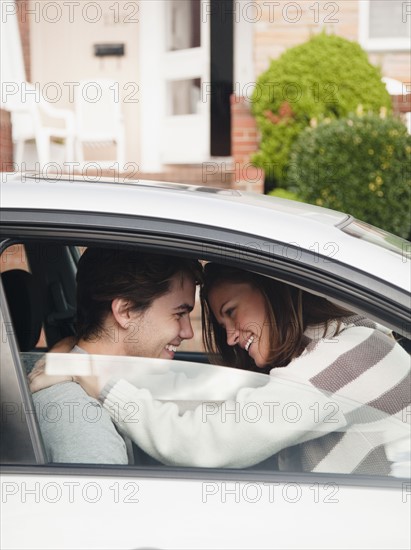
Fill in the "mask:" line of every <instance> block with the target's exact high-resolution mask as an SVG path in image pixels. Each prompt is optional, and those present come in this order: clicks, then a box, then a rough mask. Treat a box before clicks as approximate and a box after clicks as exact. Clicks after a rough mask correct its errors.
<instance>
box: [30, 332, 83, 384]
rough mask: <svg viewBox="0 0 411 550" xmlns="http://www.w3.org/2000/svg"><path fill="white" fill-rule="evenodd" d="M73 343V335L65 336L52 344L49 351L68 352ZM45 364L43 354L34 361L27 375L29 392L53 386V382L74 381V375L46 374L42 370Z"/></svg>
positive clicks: (74, 342)
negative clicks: (32, 367)
mask: <svg viewBox="0 0 411 550" xmlns="http://www.w3.org/2000/svg"><path fill="white" fill-rule="evenodd" d="M75 344H76V339H75V338H74V336H67V337H66V338H63V339H62V340H60V341H59V342H57V344H54V346H53V347H52V348H51V350H50V352H51V353H69V352H70V351H71V350H72V349H73V347H74V345H75ZM45 365H46V359H45V356H44V357H42V358H41V359H39V360H38V361H37V362H36V364H35V366H34V369H33V370H32V371H31V372H30V374H29V375H28V376H27V378H28V379H29V383H30V391H31V393H35V392H37V391H40V390H44V389H45V388H49V387H50V386H54V384H60V383H61V382H75V380H74V376H70V375H48V374H46V373H45V372H44V371H45Z"/></svg>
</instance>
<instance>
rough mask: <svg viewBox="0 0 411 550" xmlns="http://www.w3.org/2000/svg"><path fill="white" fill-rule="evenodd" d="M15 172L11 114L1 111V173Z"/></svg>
mask: <svg viewBox="0 0 411 550" xmlns="http://www.w3.org/2000/svg"><path fill="white" fill-rule="evenodd" d="M12 170H13V144H12V141H11V121H10V113H9V112H7V111H3V109H0V172H11V171H12Z"/></svg>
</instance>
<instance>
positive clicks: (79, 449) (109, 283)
mask: <svg viewBox="0 0 411 550" xmlns="http://www.w3.org/2000/svg"><path fill="white" fill-rule="evenodd" d="M200 278H201V265H200V263H199V262H197V261H195V260H187V259H184V258H175V257H171V256H160V255H156V254H149V253H143V252H138V251H126V250H112V249H96V248H88V249H87V250H86V251H85V252H84V254H83V255H82V257H81V258H80V261H79V265H78V271H77V323H76V332H77V337H76V340H75V341H74V340H73V341H71V342H70V344H67V342H63V343H62V344H61V345H59V346H56V347H55V348H54V349H53V350H52V351H67V352H68V351H71V352H72V353H89V354H101V355H111V356H124V355H128V356H139V357H152V358H164V359H173V357H174V353H175V352H176V350H177V348H178V346H179V345H180V344H181V342H182V341H183V340H186V339H190V338H192V337H193V330H192V327H191V322H190V312H191V311H192V309H193V307H194V301H195V287H196V283H197V282H199V280H200ZM73 359H74V358H73ZM114 362H115V358H114V357H113V363H114ZM39 374H41V369H34V371H33V372H32V374H30V375H29V380H30V388H31V390H32V392H33V400H34V404H35V406H36V410H37V411H38V418H39V424H40V429H41V432H42V435H43V439H44V443H45V447H46V452H47V456H48V458H49V460H50V461H51V462H77V463H104V464H127V463H128V462H132V458H131V453H130V447H131V446H130V445H129V448H128V450H127V448H126V444H125V442H124V440H123V438H122V437H121V436H120V435H119V433H118V432H117V431H116V428H115V426H114V424H113V422H112V420H111V418H110V415H109V414H108V412H107V411H106V410H104V409H103V408H102V407H101V405H100V403H99V402H98V401H97V400H96V399H93V398H92V397H90V396H89V395H88V394H87V393H86V392H85V391H84V390H83V389H82V387H81V386H80V385H79V384H76V383H75V382H70V381H67V377H61V378H60V380H59V377H55V382H61V383H55V384H54V385H51V386H50V387H47V388H45V389H41V388H42V387H43V386H42V385H41V384H38V380H40V378H41V377H40V376H39ZM50 411H51V414H50Z"/></svg>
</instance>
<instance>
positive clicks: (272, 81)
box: [251, 33, 391, 187]
mask: <svg viewBox="0 0 411 550" xmlns="http://www.w3.org/2000/svg"><path fill="white" fill-rule="evenodd" d="M251 102H252V111H253V114H254V115H255V117H256V120H257V124H258V126H259V129H260V132H261V144H260V150H259V151H258V152H257V153H256V154H255V155H254V157H253V163H254V164H255V165H256V166H258V167H260V168H263V169H264V170H265V172H266V175H267V177H268V178H269V179H270V180H273V181H274V183H275V185H276V186H280V187H284V186H285V181H286V172H287V167H288V162H289V154H290V149H291V147H292V145H293V143H294V141H295V140H296V139H297V137H298V136H299V134H300V133H301V132H302V131H303V130H304V129H305V128H306V127H307V126H309V125H310V122H311V121H312V120H313V119H315V120H316V121H318V122H321V121H322V120H323V119H326V118H330V119H335V118H341V117H344V116H347V115H348V114H349V113H351V112H355V111H356V109H357V108H358V106H359V105H361V106H362V109H363V110H364V112H368V111H371V112H375V113H378V112H379V111H380V109H381V107H384V108H385V109H386V110H387V112H390V111H391V100H390V96H389V95H388V92H387V91H386V88H385V85H384V84H383V83H382V82H381V73H380V70H379V69H378V68H376V67H374V66H373V65H371V64H370V62H369V61H368V58H367V54H366V53H365V52H364V50H363V49H362V48H361V46H360V45H359V44H357V43H356V42H350V41H349V40H346V39H344V38H341V37H339V36H335V35H326V34H324V33H321V34H319V35H316V36H314V37H313V38H311V39H310V40H309V41H308V42H306V43H304V44H301V45H299V46H296V47H293V48H290V49H288V50H286V51H285V52H284V53H283V54H282V55H281V56H280V57H279V58H278V59H275V60H273V61H272V62H271V64H270V67H269V68H268V69H267V71H265V72H264V73H263V74H262V75H261V76H260V77H259V78H258V80H257V83H256V87H255V90H254V93H253V96H252V98H251Z"/></svg>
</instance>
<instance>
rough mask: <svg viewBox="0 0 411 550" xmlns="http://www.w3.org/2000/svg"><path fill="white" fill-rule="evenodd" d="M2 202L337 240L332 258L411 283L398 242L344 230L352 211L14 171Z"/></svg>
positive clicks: (325, 242) (305, 245)
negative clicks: (370, 239)
mask: <svg viewBox="0 0 411 550" xmlns="http://www.w3.org/2000/svg"><path fill="white" fill-rule="evenodd" d="M119 179H120V180H121V178H119ZM97 192H98V200H96V199H97ZM1 207H2V208H3V209H19V210H27V209H30V210H48V211H50V210H55V211H64V212H71V211H73V212H93V213H104V214H114V215H117V214H119V215H131V216H144V217H149V218H155V219H162V220H170V221H171V220H176V221H180V222H181V221H182V222H186V223H193V224H199V225H201V226H204V227H205V226H209V227H212V228H215V227H217V228H221V229H225V230H230V231H239V232H241V233H243V234H244V233H246V234H249V235H250V236H255V237H259V238H266V239H270V240H273V241H278V242H280V243H284V246H285V247H286V245H287V243H288V244H290V245H294V246H295V245H296V246H298V247H300V248H301V249H303V250H310V251H312V252H313V251H317V250H318V252H319V254H320V255H321V254H322V255H324V256H327V255H328V254H327V246H331V247H332V246H334V245H336V247H337V248H336V250H337V252H336V254H335V255H334V259H335V260H337V261H339V262H341V263H343V264H346V265H350V266H352V267H354V268H356V269H359V270H361V271H364V272H366V273H370V274H372V275H375V276H377V277H378V278H381V279H383V280H386V281H390V282H391V283H392V284H394V285H395V286H399V287H400V288H404V289H409V287H410V277H409V260H407V259H405V261H404V254H403V255H401V253H398V252H399V251H400V250H401V244H398V243H396V245H395V246H391V250H390V249H389V248H390V246H378V245H377V244H375V243H370V242H366V241H364V240H363V239H361V238H355V237H353V236H352V235H349V234H347V232H346V230H347V227H349V226H350V224H352V223H353V221H354V219H353V218H352V217H351V216H349V215H348V214H344V213H342V212H337V211H334V210H329V209H326V208H322V207H318V206H314V205H309V204H305V203H301V202H297V201H289V200H286V199H280V198H276V197H268V196H266V195H260V194H257V193H250V192H243V191H239V190H235V189H218V188H213V187H206V186H196V185H184V184H178V183H169V182H159V181H142V180H128V181H127V182H119V181H118V180H116V179H110V178H101V177H99V178H97V177H96V178H94V179H92V178H91V177H90V178H85V177H80V178H78V177H73V176H70V177H66V176H59V177H57V176H51V177H41V176H39V175H36V174H19V173H14V174H3V181H2V183H1ZM388 235H389V234H388ZM394 239H397V240H398V241H399V242H401V241H402V242H403V243H407V241H403V240H401V239H399V238H396V237H394ZM250 244H251V243H250ZM403 246H404V245H403ZM395 249H397V252H395ZM328 252H330V250H328ZM406 252H407V250H404V253H406ZM408 252H409V250H408ZM285 253H286V252H285Z"/></svg>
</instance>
